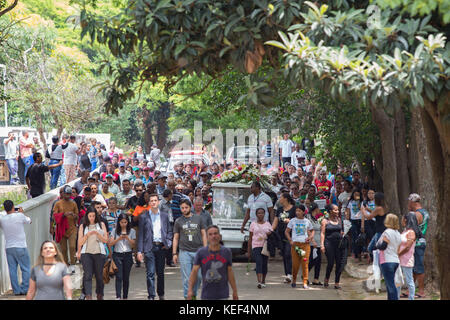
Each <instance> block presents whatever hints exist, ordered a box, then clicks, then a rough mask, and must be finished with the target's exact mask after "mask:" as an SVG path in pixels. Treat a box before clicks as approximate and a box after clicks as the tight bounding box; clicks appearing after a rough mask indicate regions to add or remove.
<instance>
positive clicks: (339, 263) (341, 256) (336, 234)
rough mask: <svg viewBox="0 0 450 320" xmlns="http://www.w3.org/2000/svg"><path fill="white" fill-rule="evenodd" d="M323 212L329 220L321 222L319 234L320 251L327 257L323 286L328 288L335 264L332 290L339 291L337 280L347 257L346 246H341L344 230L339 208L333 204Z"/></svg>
mask: <svg viewBox="0 0 450 320" xmlns="http://www.w3.org/2000/svg"><path fill="white" fill-rule="evenodd" d="M325 210H327V211H328V212H329V218H328V219H323V220H322V225H321V232H320V249H321V251H322V253H324V254H325V255H326V256H327V270H326V274H325V279H324V286H325V287H328V281H329V279H330V274H331V271H332V270H333V266H334V264H336V270H335V280H334V288H335V289H341V287H340V286H339V280H340V277H341V273H342V271H343V270H344V266H345V263H346V257H347V245H346V244H345V243H344V244H343V245H341V241H342V239H343V234H344V228H343V224H342V220H341V219H340V218H339V207H338V206H337V205H335V204H331V205H327V206H326V207H325Z"/></svg>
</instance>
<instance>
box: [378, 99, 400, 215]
mask: <svg viewBox="0 0 450 320" xmlns="http://www.w3.org/2000/svg"><path fill="white" fill-rule="evenodd" d="M372 117H373V120H374V122H375V123H376V124H377V126H378V128H379V130H380V140H381V154H382V156H383V192H384V197H385V200H386V206H387V208H388V212H392V213H395V214H399V213H400V203H399V199H398V188H397V186H398V179H397V158H396V152H397V149H396V145H395V121H394V118H392V117H389V116H388V115H387V114H386V112H385V111H384V110H383V109H382V108H377V107H375V106H372Z"/></svg>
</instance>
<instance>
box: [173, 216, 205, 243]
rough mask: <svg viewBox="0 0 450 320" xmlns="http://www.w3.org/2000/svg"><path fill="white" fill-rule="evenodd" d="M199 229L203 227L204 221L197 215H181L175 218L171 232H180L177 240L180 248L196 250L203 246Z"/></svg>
mask: <svg viewBox="0 0 450 320" xmlns="http://www.w3.org/2000/svg"><path fill="white" fill-rule="evenodd" d="M201 229H205V223H204V221H203V219H202V217H201V216H199V215H192V216H191V217H189V218H186V217H185V216H181V217H179V218H178V219H177V220H175V225H174V228H173V233H174V234H175V233H179V234H180V238H179V242H178V247H179V248H180V250H183V251H189V252H196V251H197V249H198V248H201V247H202V246H203V241H202V233H201Z"/></svg>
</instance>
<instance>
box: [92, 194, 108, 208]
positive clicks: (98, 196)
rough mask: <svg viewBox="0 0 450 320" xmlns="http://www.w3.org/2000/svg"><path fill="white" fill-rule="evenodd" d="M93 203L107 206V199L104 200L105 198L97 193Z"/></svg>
mask: <svg viewBox="0 0 450 320" xmlns="http://www.w3.org/2000/svg"><path fill="white" fill-rule="evenodd" d="M92 201H98V202H100V203H101V204H102V205H104V206H106V201H105V198H103V196H102V195H101V194H100V193H97V195H96V196H95V197H94V198H93V199H92Z"/></svg>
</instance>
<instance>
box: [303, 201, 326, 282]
mask: <svg viewBox="0 0 450 320" xmlns="http://www.w3.org/2000/svg"><path fill="white" fill-rule="evenodd" d="M319 216H320V210H319V206H318V205H317V203H315V202H313V203H312V204H311V206H310V207H309V210H308V214H307V215H306V219H308V220H309V222H311V224H312V226H313V228H314V238H313V239H312V241H311V243H310V245H311V254H310V255H309V263H308V269H309V270H310V271H311V269H312V268H313V267H314V280H313V282H312V285H314V286H321V285H323V284H322V283H321V282H320V281H319V276H320V266H321V264H322V251H321V250H320V230H321V225H320V223H319V221H318V218H319Z"/></svg>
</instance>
